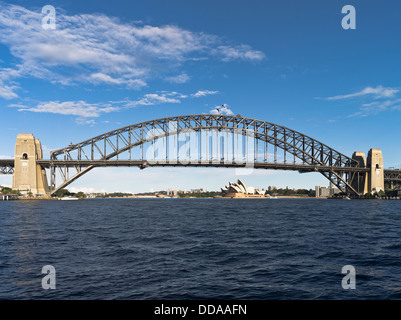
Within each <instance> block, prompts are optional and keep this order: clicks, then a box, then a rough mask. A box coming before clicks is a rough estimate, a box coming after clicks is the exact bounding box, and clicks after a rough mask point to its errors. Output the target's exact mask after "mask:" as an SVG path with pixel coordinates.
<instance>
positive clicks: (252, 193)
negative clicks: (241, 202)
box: [221, 179, 269, 198]
mask: <svg viewBox="0 0 401 320" xmlns="http://www.w3.org/2000/svg"><path fill="white" fill-rule="evenodd" d="M221 192H222V193H223V197H225V198H226V197H227V198H266V197H268V196H269V195H266V190H263V189H262V190H259V189H255V188H254V187H247V186H246V185H245V183H243V182H242V181H241V180H239V179H238V181H237V182H236V183H231V182H230V183H229V184H228V186H225V187H224V188H221Z"/></svg>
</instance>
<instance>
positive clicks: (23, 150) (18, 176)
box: [13, 133, 49, 195]
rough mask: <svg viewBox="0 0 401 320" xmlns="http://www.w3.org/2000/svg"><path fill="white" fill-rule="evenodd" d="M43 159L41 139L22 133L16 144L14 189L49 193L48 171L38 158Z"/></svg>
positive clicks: (23, 191) (41, 193) (43, 193)
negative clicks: (39, 162) (38, 162)
mask: <svg viewBox="0 0 401 320" xmlns="http://www.w3.org/2000/svg"><path fill="white" fill-rule="evenodd" d="M42 159H43V152H42V146H41V143H40V141H39V139H35V137H34V136H33V134H31V133H20V134H19V135H18V136H17V142H16V144H15V157H14V175H13V189H14V190H19V191H20V192H21V193H22V194H28V193H29V192H31V193H32V194H33V195H37V194H39V195H47V194H49V186H48V182H47V177H46V171H45V169H43V168H42V167H41V166H40V165H39V164H37V160H42Z"/></svg>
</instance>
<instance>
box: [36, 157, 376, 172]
mask: <svg viewBox="0 0 401 320" xmlns="http://www.w3.org/2000/svg"><path fill="white" fill-rule="evenodd" d="M37 162H38V164H40V165H41V166H42V167H45V168H49V167H50V166H67V167H78V166H80V167H88V166H95V167H118V166H127V167H130V166H132V167H133V166H136V167H140V168H146V167H152V166H170V167H177V166H179V167H226V168H247V167H249V168H255V169H275V170H296V171H300V172H329V171H342V172H368V171H369V169H367V168H356V167H335V166H321V165H307V164H293V163H291V164H290V163H268V162H244V161H237V162H236V161H234V162H233V161H218V160H203V161H185V160H183V161H180V160H173V161H166V160H93V161H92V160H38V161H37Z"/></svg>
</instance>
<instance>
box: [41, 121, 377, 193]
mask: <svg viewBox="0 0 401 320" xmlns="http://www.w3.org/2000/svg"><path fill="white" fill-rule="evenodd" d="M271 149H272V150H271ZM279 160H280V161H279ZM37 163H38V164H39V165H41V166H42V167H43V168H49V169H50V189H51V194H54V193H56V192H57V191H58V190H60V189H62V188H65V187H66V186H67V185H69V184H70V183H72V182H73V181H75V180H76V179H78V178H79V177H81V176H82V175H84V174H85V173H87V172H88V171H90V170H92V169H93V168H95V167H104V166H138V167H140V168H145V167H147V166H203V167H235V168H239V167H248V168H256V169H279V170H296V171H299V172H320V173H321V174H323V175H324V176H325V177H326V178H327V179H328V180H329V181H330V182H332V183H333V184H334V185H335V186H337V187H338V188H339V189H340V190H341V191H343V192H346V193H350V194H354V195H358V192H357V190H356V189H355V188H354V187H353V185H352V181H354V179H358V178H357V177H359V175H360V174H365V173H366V172H368V171H369V169H367V168H366V167H362V166H360V164H359V163H358V161H356V160H355V159H352V158H350V157H348V156H346V155H344V154H342V153H340V152H338V151H336V150H334V149H333V148H330V147H329V146H327V145H325V144H323V143H322V142H320V141H318V140H315V139H313V138H311V137H309V136H307V135H305V134H302V133H300V132H297V131H295V130H292V129H289V128H287V127H284V126H280V125H277V124H274V123H270V122H266V121H262V120H257V119H252V118H246V117H242V116H241V115H237V116H229V115H213V114H200V115H185V116H176V117H167V118H161V119H156V120H150V121H145V122H140V123H136V124H133V125H130V126H126V127H123V128H120V129H117V130H113V131H110V132H107V133H104V134H101V135H98V136H96V137H93V138H91V139H88V140H85V141H82V142H80V143H75V144H70V145H69V146H68V147H65V148H62V149H59V150H55V151H53V152H51V156H50V160H38V161H37ZM57 174H58V175H59V176H60V177H61V179H62V183H61V184H59V185H57V184H56V175H57ZM358 181H359V180H358Z"/></svg>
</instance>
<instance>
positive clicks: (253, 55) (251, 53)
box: [212, 45, 266, 62]
mask: <svg viewBox="0 0 401 320" xmlns="http://www.w3.org/2000/svg"><path fill="white" fill-rule="evenodd" d="M212 52H213V54H214V55H216V56H219V57H221V58H222V60H223V61H226V62H228V61H232V60H248V61H261V60H263V59H264V58H265V57H266V56H265V54H264V53H263V52H262V51H257V50H252V48H251V47H250V46H248V45H239V46H236V47H230V46H226V45H222V46H218V47H217V48H216V49H213V51H212Z"/></svg>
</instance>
